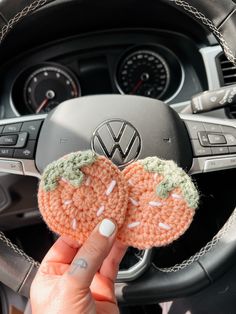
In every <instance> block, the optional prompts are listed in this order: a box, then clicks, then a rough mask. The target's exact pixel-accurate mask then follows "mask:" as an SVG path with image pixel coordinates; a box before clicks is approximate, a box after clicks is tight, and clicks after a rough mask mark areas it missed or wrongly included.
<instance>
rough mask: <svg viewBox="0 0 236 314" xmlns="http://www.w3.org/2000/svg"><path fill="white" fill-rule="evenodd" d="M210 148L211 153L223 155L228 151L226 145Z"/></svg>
mask: <svg viewBox="0 0 236 314" xmlns="http://www.w3.org/2000/svg"><path fill="white" fill-rule="evenodd" d="M211 150H212V154H213V155H223V154H228V153H229V149H228V147H212V148H211Z"/></svg>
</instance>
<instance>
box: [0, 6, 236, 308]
mask: <svg viewBox="0 0 236 314" xmlns="http://www.w3.org/2000/svg"><path fill="white" fill-rule="evenodd" d="M74 1H76V0H74ZM84 1H86V0H84ZM156 1H158V0H156ZM165 1H166V2H168V3H170V4H171V5H173V6H176V7H178V8H179V9H180V10H184V11H187V12H188V13H189V14H190V15H192V16H193V17H194V18H195V19H196V20H198V21H199V22H200V23H202V24H204V25H205V26H206V27H208V28H209V30H210V31H211V32H212V33H213V34H214V35H215V36H216V38H217V39H218V41H219V43H220V44H221V46H222V48H223V50H224V52H225V54H226V56H227V58H228V59H229V60H230V61H231V62H232V63H234V64H236V41H235V39H234V36H233V34H236V13H235V12H236V5H235V4H234V2H233V1H231V0H208V1H206V0H186V1H182V0H165ZM49 2H53V0H48V1H47V0H36V1H35V0H18V1H14V3H13V2H12V1H9V0H3V1H1V3H0V40H1V41H2V40H3V39H4V38H5V36H6V35H7V34H8V32H9V31H10V30H11V29H12V28H13V27H14V26H15V24H17V22H18V21H19V20H20V19H22V18H24V16H26V15H28V14H32V13H33V12H34V11H35V10H37V9H39V8H40V7H42V6H46V5H48V3H49ZM81 2H83V1H81ZM111 104H112V107H111ZM111 108H112V109H111ZM15 123H16V124H22V125H23V127H24V128H23V130H24V132H21V133H19V132H18V133H19V139H18V142H17V144H16V145H18V146H17V147H18V148H21V147H22V146H21V145H22V144H21V143H23V142H24V145H26V147H27V150H28V153H27V154H28V155H27V156H25V157H26V158H24V156H23V155H22V153H21V154H20V153H19V155H18V156H17V155H15V158H0V170H1V171H5V172H9V173H18V174H21V175H31V176H36V177H40V173H42V171H43V169H44V168H45V166H46V165H47V164H48V163H50V162H51V161H53V160H55V159H57V158H58V157H61V156H63V155H64V154H66V153H69V152H71V151H77V150H85V149H91V148H92V149H93V150H95V151H96V152H98V153H102V154H105V155H107V156H108V157H109V158H110V159H111V160H113V161H114V162H115V163H116V164H118V166H120V167H124V166H125V165H126V164H127V163H129V162H131V161H133V160H135V159H137V158H144V157H146V156H150V155H156V156H160V157H162V158H165V159H173V160H175V161H176V162H177V163H178V164H179V165H180V166H182V167H183V168H184V169H185V170H186V171H188V172H189V173H190V174H192V173H196V172H199V173H200V172H207V171H214V170H218V169H228V168H234V167H236V155H234V154H229V155H224V156H222V155H214V156H212V155H209V156H208V155H207V154H206V155H205V156H202V154H201V150H199V149H198V148H197V147H198V146H199V145H200V143H199V142H198V137H197V132H198V131H202V130H205V129H206V128H208V130H209V131H210V130H215V129H216V130H217V127H219V125H221V130H223V132H225V133H227V134H236V122H235V121H234V120H229V121H226V120H223V119H215V118H209V117H206V116H200V115H199V116H198V115H194V116H192V115H184V114H182V115H178V114H177V113H176V112H175V111H174V110H172V109H171V108H170V107H169V106H166V105H165V104H164V103H162V102H161V101H158V100H154V99H150V98H145V97H137V96H127V95H100V96H88V97H81V98H76V99H73V100H68V101H66V102H64V103H62V104H60V105H59V106H58V107H57V108H56V109H55V110H53V111H52V112H51V113H50V114H48V115H34V116H24V117H18V118H14V119H8V120H1V122H0V127H1V126H7V127H11V126H12V124H15ZM117 128H118V129H119V130H120V131H119V132H122V137H121V136H116V135H115V129H116V130H117ZM21 130H22V129H21ZM16 132H17V131H16ZM24 133H28V135H29V136H28V139H27V138H26V137H25V138H24V136H25V135H24ZM119 134H120V133H119ZM21 141H22V142H21ZM34 151H35V154H34ZM19 152H20V150H19ZM235 230H236V210H235V211H233V213H232V214H231V216H230V218H229V219H228V221H227V222H226V224H225V225H224V226H223V228H222V229H221V230H220V231H219V232H218V233H217V234H216V235H215V236H214V238H213V239H212V240H211V241H210V242H209V243H207V245H206V246H205V247H203V248H202V249H201V250H200V251H199V252H198V253H196V254H195V255H194V256H192V257H191V258H189V259H188V260H186V261H184V262H183V263H181V264H179V265H175V266H174V267H171V268H167V269H158V268H157V267H156V266H155V265H154V264H152V250H147V251H145V252H144V254H143V256H142V259H141V260H140V261H139V262H138V263H137V264H136V265H135V266H133V267H132V268H130V269H128V270H127V271H121V272H119V275H118V280H117V283H116V295H117V298H118V301H119V302H121V303H122V302H123V303H128V304H132V303H133V304H138V303H141V304H147V303H155V302H157V301H163V300H167V299H169V298H175V297H181V296H186V295H188V294H192V293H194V292H197V291H198V290H200V289H202V288H204V287H206V286H207V285H209V284H210V283H211V282H212V281H214V280H215V279H216V278H217V277H219V276H220V275H221V274H222V273H223V272H225V271H226V270H227V269H228V268H229V267H230V266H231V264H233V262H234V257H235V256H236V232H235ZM0 240H1V241H0V252H1V254H0V280H1V281H2V282H3V283H5V284H6V285H7V286H9V287H11V288H12V289H13V290H15V291H17V292H18V293H20V294H22V295H24V296H27V297H28V296H29V287H30V284H31V282H32V280H33V278H34V275H35V272H36V271H37V267H38V265H37V263H36V262H34V261H33V260H32V259H31V258H29V257H28V256H26V254H24V252H22V251H21V250H19V249H18V248H16V247H15V246H14V245H12V244H11V243H10V242H9V241H8V240H7V239H6V238H5V237H4V235H3V234H2V233H1V234H0Z"/></svg>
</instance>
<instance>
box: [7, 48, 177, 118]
mask: <svg viewBox="0 0 236 314" xmlns="http://www.w3.org/2000/svg"><path fill="white" fill-rule="evenodd" d="M94 58H95V59H96V57H94ZM108 59H109V56H107V55H106V56H104V60H108ZM113 59H114V60H113V61H112V62H110V63H109V62H103V65H102V66H100V67H103V68H104V69H103V72H101V69H100V70H98V68H99V66H97V65H94V64H95V63H96V62H95V63H94V62H93V61H91V64H89V61H85V59H84V58H83V60H81V62H80V61H79V62H78V64H79V65H80V68H79V69H78V67H74V66H70V65H68V64H63V62H62V63H61V62H54V61H53V62H51V61H47V62H43V63H40V64H35V65H33V66H31V67H28V68H26V69H25V70H23V71H22V72H21V73H20V75H18V77H17V78H16V80H15V82H14V84H13V88H12V93H11V102H12V105H13V106H14V107H15V110H16V112H17V113H19V114H28V113H34V114H38V113H48V112H50V111H51V110H52V109H54V108H55V107H56V106H58V105H59V104H60V103H62V102H63V101H65V100H68V99H71V98H76V97H80V96H85V95H92V94H96V93H121V94H130V95H140V96H145V97H151V98H155V99H161V100H163V101H166V102H169V101H170V100H171V99H173V98H174V96H175V95H176V94H177V93H178V90H179V89H180V87H181V82H182V81H183V69H182V66H181V63H180V62H179V60H178V58H177V57H176V56H175V55H174V54H173V52H171V51H170V50H168V49H167V48H165V47H163V46H157V45H156V46H154V45H153V46H147V45H146V46H134V47H131V48H129V49H125V50H123V51H122V52H121V53H120V54H119V55H118V56H117V57H115V58H113ZM85 63H86V66H85V65H84V64H85ZM105 68H106V69H105ZM99 71H100V72H99ZM86 77H87V78H88V79H86ZM91 78H93V79H92V80H91ZM96 80H97V81H96ZM99 81H100V83H99ZM102 81H104V82H108V81H109V83H107V86H109V87H106V88H101V90H99V86H100V84H102V83H101V82H102ZM104 84H105V83H104ZM96 85H97V88H96Z"/></svg>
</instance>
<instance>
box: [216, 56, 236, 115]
mask: <svg viewBox="0 0 236 314" xmlns="http://www.w3.org/2000/svg"><path fill="white" fill-rule="evenodd" d="M219 64H220V70H221V73H219V74H220V75H219V76H220V80H221V86H228V85H232V84H236V67H235V66H234V65H233V64H232V63H231V62H230V61H229V60H228V59H227V58H226V56H225V54H223V53H222V54H220V56H219ZM226 113H227V114H228V116H229V118H233V119H235V118H236V104H232V105H231V106H230V108H228V109H226Z"/></svg>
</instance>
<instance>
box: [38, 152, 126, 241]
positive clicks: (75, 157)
mask: <svg viewBox="0 0 236 314" xmlns="http://www.w3.org/2000/svg"><path fill="white" fill-rule="evenodd" d="M87 155H89V156H87ZM76 165H77V166H78V167H77V166H76ZM80 165H82V167H80ZM55 173H56V175H55ZM73 173H77V175H78V176H77V177H73ZM80 176H81V177H80ZM127 202H128V188H127V185H126V182H125V180H124V179H123V175H121V174H120V171H119V170H118V168H117V167H116V166H115V165H114V164H112V162H111V161H109V160H108V159H106V158H105V157H102V156H96V155H95V154H93V153H92V152H78V153H72V154H69V155H67V156H65V157H63V158H61V159H60V160H59V161H56V162H54V163H52V164H50V165H49V166H48V167H47V168H46V170H45V172H44V174H43V176H42V180H41V182H40V186H39V192H38V203H39V209H40V211H41V213H42V216H43V218H44V220H45V222H46V223H47V225H48V226H49V228H50V229H52V230H53V231H54V232H56V233H58V234H60V235H67V236H70V237H72V238H74V239H76V240H77V241H78V242H79V243H81V244H82V243H83V242H84V241H85V240H86V239H87V237H88V236H89V234H90V233H91V231H92V230H93V229H94V228H95V226H96V225H97V224H98V223H99V222H100V221H102V220H103V219H104V218H105V217H110V218H111V219H113V220H114V221H116V223H117V225H118V227H121V226H122V225H123V223H124V219H125V213H126V210H127Z"/></svg>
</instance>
